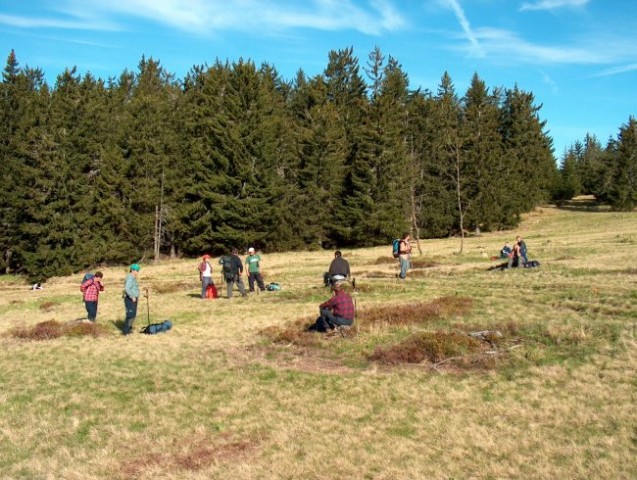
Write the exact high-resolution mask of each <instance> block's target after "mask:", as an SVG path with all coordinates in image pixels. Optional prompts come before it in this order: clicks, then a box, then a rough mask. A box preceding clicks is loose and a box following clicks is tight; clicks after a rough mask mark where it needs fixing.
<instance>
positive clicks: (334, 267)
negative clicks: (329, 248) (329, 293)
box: [323, 250, 351, 287]
mask: <svg viewBox="0 0 637 480" xmlns="http://www.w3.org/2000/svg"><path fill="white" fill-rule="evenodd" d="M350 275H351V272H350V270H349V262H348V261H347V260H345V259H344V258H343V254H342V253H341V251H340V250H337V251H335V252H334V260H332V263H330V268H329V269H328V271H327V272H325V273H324V274H323V284H324V285H325V286H326V287H329V286H330V285H331V284H332V283H334V282H337V281H339V280H345V279H346V278H349V277H350Z"/></svg>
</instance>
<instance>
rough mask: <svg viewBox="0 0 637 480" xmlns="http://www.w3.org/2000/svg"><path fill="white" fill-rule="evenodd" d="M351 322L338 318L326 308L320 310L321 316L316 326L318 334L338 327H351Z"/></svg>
mask: <svg viewBox="0 0 637 480" xmlns="http://www.w3.org/2000/svg"><path fill="white" fill-rule="evenodd" d="M352 322H353V320H348V319H347V318H343V317H338V316H336V315H334V314H333V313H332V311H331V310H328V309H327V308H321V316H320V317H319V318H318V319H317V320H316V323H317V326H318V327H319V329H318V330H319V331H320V332H324V331H326V330H329V329H332V328H334V327H336V326H339V325H351V324H352Z"/></svg>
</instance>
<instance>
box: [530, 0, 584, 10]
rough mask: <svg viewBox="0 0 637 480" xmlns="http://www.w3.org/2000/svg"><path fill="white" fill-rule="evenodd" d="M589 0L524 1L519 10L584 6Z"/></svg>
mask: <svg viewBox="0 0 637 480" xmlns="http://www.w3.org/2000/svg"><path fill="white" fill-rule="evenodd" d="M588 2H589V0H537V1H536V2H535V3H532V2H524V3H523V4H522V6H521V7H520V10H522V11H524V10H555V9H558V8H578V7H584V6H585V5H586V4H587V3H588Z"/></svg>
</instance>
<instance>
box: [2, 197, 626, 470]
mask: <svg viewBox="0 0 637 480" xmlns="http://www.w3.org/2000/svg"><path fill="white" fill-rule="evenodd" d="M568 207H569V208H563V209H556V208H553V207H545V208H541V209H538V210H536V211H535V212H533V213H532V214H529V215H528V216H526V217H525V218H524V221H523V223H522V225H521V226H520V228H519V229H518V230H516V231H514V232H513V231H512V232H496V233H490V234H485V235H482V236H481V237H472V238H468V239H467V240H466V242H465V249H464V254H463V255H457V250H458V246H459V241H458V239H443V240H435V241H423V242H422V243H421V246H422V249H423V255H422V256H418V255H416V256H415V258H414V260H415V266H416V268H414V269H413V270H412V272H411V274H410V277H409V278H408V279H407V281H405V282H402V283H399V282H398V281H397V280H396V278H395V277H396V273H397V271H398V268H397V265H396V263H395V261H393V260H391V259H390V258H389V257H390V248H391V247H390V246H389V245H388V246H386V247H382V248H370V249H357V250H344V252H343V253H344V256H345V257H346V258H347V259H348V260H349V261H350V264H351V266H352V270H353V273H354V276H355V277H356V287H357V288H356V291H355V292H354V291H353V289H352V288H351V286H350V287H349V291H350V292H352V293H355V298H356V303H357V312H358V318H357V326H356V329H354V330H353V331H351V332H349V333H348V334H347V335H345V336H337V337H332V338H325V337H323V336H322V335H320V334H311V333H305V332H303V328H304V326H306V325H307V324H309V323H310V322H311V321H312V320H313V319H314V318H315V317H316V315H317V313H318V308H317V306H318V304H319V303H320V302H322V301H323V300H325V299H326V298H328V294H329V292H328V291H327V289H325V288H324V287H323V286H322V273H323V271H324V270H325V269H326V267H327V265H328V264H329V262H330V260H331V258H332V252H328V251H322V252H294V253H289V254H264V255H263V259H264V261H263V270H264V277H265V280H266V283H267V282H272V281H276V282H279V283H280V284H281V285H282V287H283V289H282V290H281V291H280V292H263V293H260V294H258V295H257V294H251V295H250V296H249V297H248V298H246V299H243V298H241V297H240V296H239V295H236V296H235V298H233V299H232V300H227V299H225V298H221V299H217V300H213V301H210V300H201V299H199V298H198V295H199V282H198V276H197V271H196V265H197V259H189V260H175V261H168V260H167V261H164V262H162V263H161V264H159V265H143V266H142V270H141V273H140V276H139V282H140V286H141V287H142V288H144V287H148V288H149V289H150V298H149V300H148V303H146V301H145V300H144V301H142V303H141V304H140V309H139V312H138V317H137V321H136V324H135V326H136V330H139V328H140V327H142V326H143V325H145V324H146V322H147V320H148V316H149V317H150V321H151V322H158V321H161V320H164V319H170V320H171V321H172V322H173V324H174V328H173V329H172V330H171V331H170V332H168V333H164V334H160V335H154V336H150V335H142V334H139V333H136V334H135V335H131V336H128V337H124V336H122V335H121V333H120V331H119V328H118V326H119V325H120V324H121V322H122V320H123V317H124V309H123V302H122V299H121V293H120V292H121V289H122V285H123V281H124V277H125V274H126V271H125V269H123V268H121V267H119V268H104V269H102V270H103V272H104V274H105V276H104V283H105V285H106V291H105V292H104V293H103V294H102V296H101V299H100V306H99V313H98V326H97V328H94V329H93V328H90V327H91V326H86V325H85V324H81V323H78V322H77V321H78V320H80V319H82V318H83V317H84V316H85V311H84V306H83V303H82V301H81V294H80V292H79V283H80V280H81V275H80V274H78V275H75V276H72V277H64V278H54V279H51V280H50V281H48V282H47V283H46V284H45V285H44V289H43V290H40V291H31V290H29V287H28V285H26V284H25V283H24V282H23V281H22V280H21V279H19V278H15V277H0V478H3V479H4V478H7V479H12V478H16V479H21V478H29V479H30V478H43V479H44V478H47V479H48V478H50V479H128V478H140V479H151V478H152V479H181V478H188V479H275V478H276V479H279V478H281V479H336V478H339V479H340V478H343V479H345V478H347V479H416V478H418V479H420V478H423V479H425V478H435V479H449V478H455V479H465V478H467V479H468V478H475V479H491V478H493V479H501V478H546V479H554V478H555V479H557V478H560V479H561V478H571V479H574V478H578V479H579V478H581V479H589V478H609V479H611V478H612V479H621V478H625V479H629V478H631V479H632V478H636V477H637V460H636V458H637V410H636V408H635V404H636V400H637V398H636V397H637V377H636V372H637V348H636V347H637V339H636V334H637V264H636V262H635V256H636V253H637V213H612V212H608V211H603V210H597V209H595V208H588V206H587V204H586V203H585V202H582V203H581V204H578V202H574V203H573V204H571V205H570V206H568ZM516 234H520V235H522V236H523V237H524V238H525V239H526V242H527V245H528V248H529V257H530V258H531V259H536V260H539V261H540V262H541V266H540V267H539V268H534V269H522V270H517V269H515V270H510V271H488V268H489V267H491V266H493V265H494V264H496V262H494V261H491V260H490V259H489V257H490V256H491V255H496V254H497V252H498V251H499V249H500V247H501V246H502V244H503V243H504V241H510V242H511V241H513V240H514V238H515V235H516ZM215 269H216V272H215V279H216V282H217V283H218V284H219V280H218V279H219V269H218V268H216V265H215ZM222 290H223V291H224V292H225V289H222ZM147 306H148V307H149V310H150V314H148V310H147ZM51 321H55V322H57V323H58V326H59V327H62V329H61V330H60V332H59V333H61V334H62V335H61V336H59V337H57V338H47V336H46V335H39V336H38V335H37V332H38V330H37V328H40V327H42V323H43V322H49V323H48V324H45V325H48V326H49V327H51V326H52V325H55V324H54V323H52V322H51ZM38 325H39V326H40V327H38ZM44 331H45V333H46V332H47V331H49V330H46V329H44ZM478 331H488V332H489V333H487V334H485V337H486V339H475V338H474V337H472V336H470V335H469V334H470V333H474V332H478ZM496 332H497V333H496ZM87 334H88V335H87Z"/></svg>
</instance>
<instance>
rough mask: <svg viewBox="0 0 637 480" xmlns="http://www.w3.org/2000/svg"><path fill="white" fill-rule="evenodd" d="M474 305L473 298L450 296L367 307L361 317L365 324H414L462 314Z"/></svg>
mask: <svg viewBox="0 0 637 480" xmlns="http://www.w3.org/2000/svg"><path fill="white" fill-rule="evenodd" d="M472 306H473V300H472V299H471V298H468V297H457V296H448V297H440V298H437V299H435V300H433V301H432V302H429V303H408V304H404V305H386V306H382V307H375V308H370V309H365V310H363V311H361V312H360V319H361V323H362V324H363V325H365V326H383V325H385V326H388V325H412V324H419V323H427V322H431V321H434V320H440V319H442V318H447V317H451V316H454V315H462V314H465V313H467V312H469V311H470V310H471V307H472Z"/></svg>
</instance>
